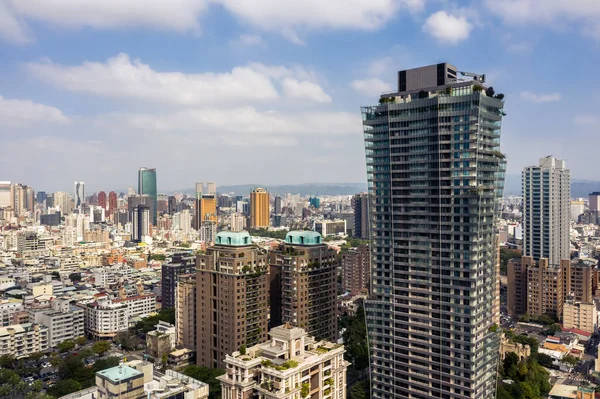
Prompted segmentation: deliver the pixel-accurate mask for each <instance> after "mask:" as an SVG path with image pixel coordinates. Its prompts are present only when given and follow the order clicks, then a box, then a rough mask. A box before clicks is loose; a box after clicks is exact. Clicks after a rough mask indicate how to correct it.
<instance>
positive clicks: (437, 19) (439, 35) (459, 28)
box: [423, 11, 473, 44]
mask: <svg viewBox="0 0 600 399" xmlns="http://www.w3.org/2000/svg"><path fill="white" fill-rule="evenodd" d="M472 29H473V25H472V24H471V23H470V22H469V21H468V20H467V17H466V16H464V15H452V14H448V13H447V12H446V11H438V12H436V13H434V14H431V15H430V16H429V18H427V20H426V21H425V24H424V25H423V32H425V33H428V34H429V35H431V36H433V37H434V38H435V39H437V40H438V41H440V42H442V43H447V44H458V43H460V42H462V41H463V40H466V39H468V38H469V35H470V33H471V30H472Z"/></svg>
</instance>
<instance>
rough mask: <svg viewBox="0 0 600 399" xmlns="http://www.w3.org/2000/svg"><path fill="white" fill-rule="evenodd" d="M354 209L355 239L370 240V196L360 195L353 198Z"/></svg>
mask: <svg viewBox="0 0 600 399" xmlns="http://www.w3.org/2000/svg"><path fill="white" fill-rule="evenodd" d="M352 208H353V209H354V231H353V232H352V233H353V234H354V237H358V238H363V239H369V233H370V232H369V194H367V193H360V194H356V195H355V196H354V197H352Z"/></svg>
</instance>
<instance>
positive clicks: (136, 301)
mask: <svg viewBox="0 0 600 399" xmlns="http://www.w3.org/2000/svg"><path fill="white" fill-rule="evenodd" d="M112 302H113V303H115V304H124V305H125V306H126V307H127V318H128V319H131V318H132V317H137V316H142V317H146V316H148V315H150V314H152V313H155V312H156V295H154V294H146V295H136V296H131V297H127V298H120V299H113V301H112Z"/></svg>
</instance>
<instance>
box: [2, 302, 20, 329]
mask: <svg viewBox="0 0 600 399" xmlns="http://www.w3.org/2000/svg"><path fill="white" fill-rule="evenodd" d="M22 311H23V301H22V300H20V299H13V298H11V299H2V300H1V301H0V323H1V324H0V325H2V326H8V325H11V324H18V323H15V315H16V314H18V313H20V312H22Z"/></svg>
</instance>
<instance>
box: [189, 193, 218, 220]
mask: <svg viewBox="0 0 600 399" xmlns="http://www.w3.org/2000/svg"><path fill="white" fill-rule="evenodd" d="M204 221H211V222H214V223H217V222H218V218H217V185H216V184H215V183H206V187H204V183H196V215H195V217H194V228H195V229H197V230H200V228H201V227H202V222H204Z"/></svg>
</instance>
